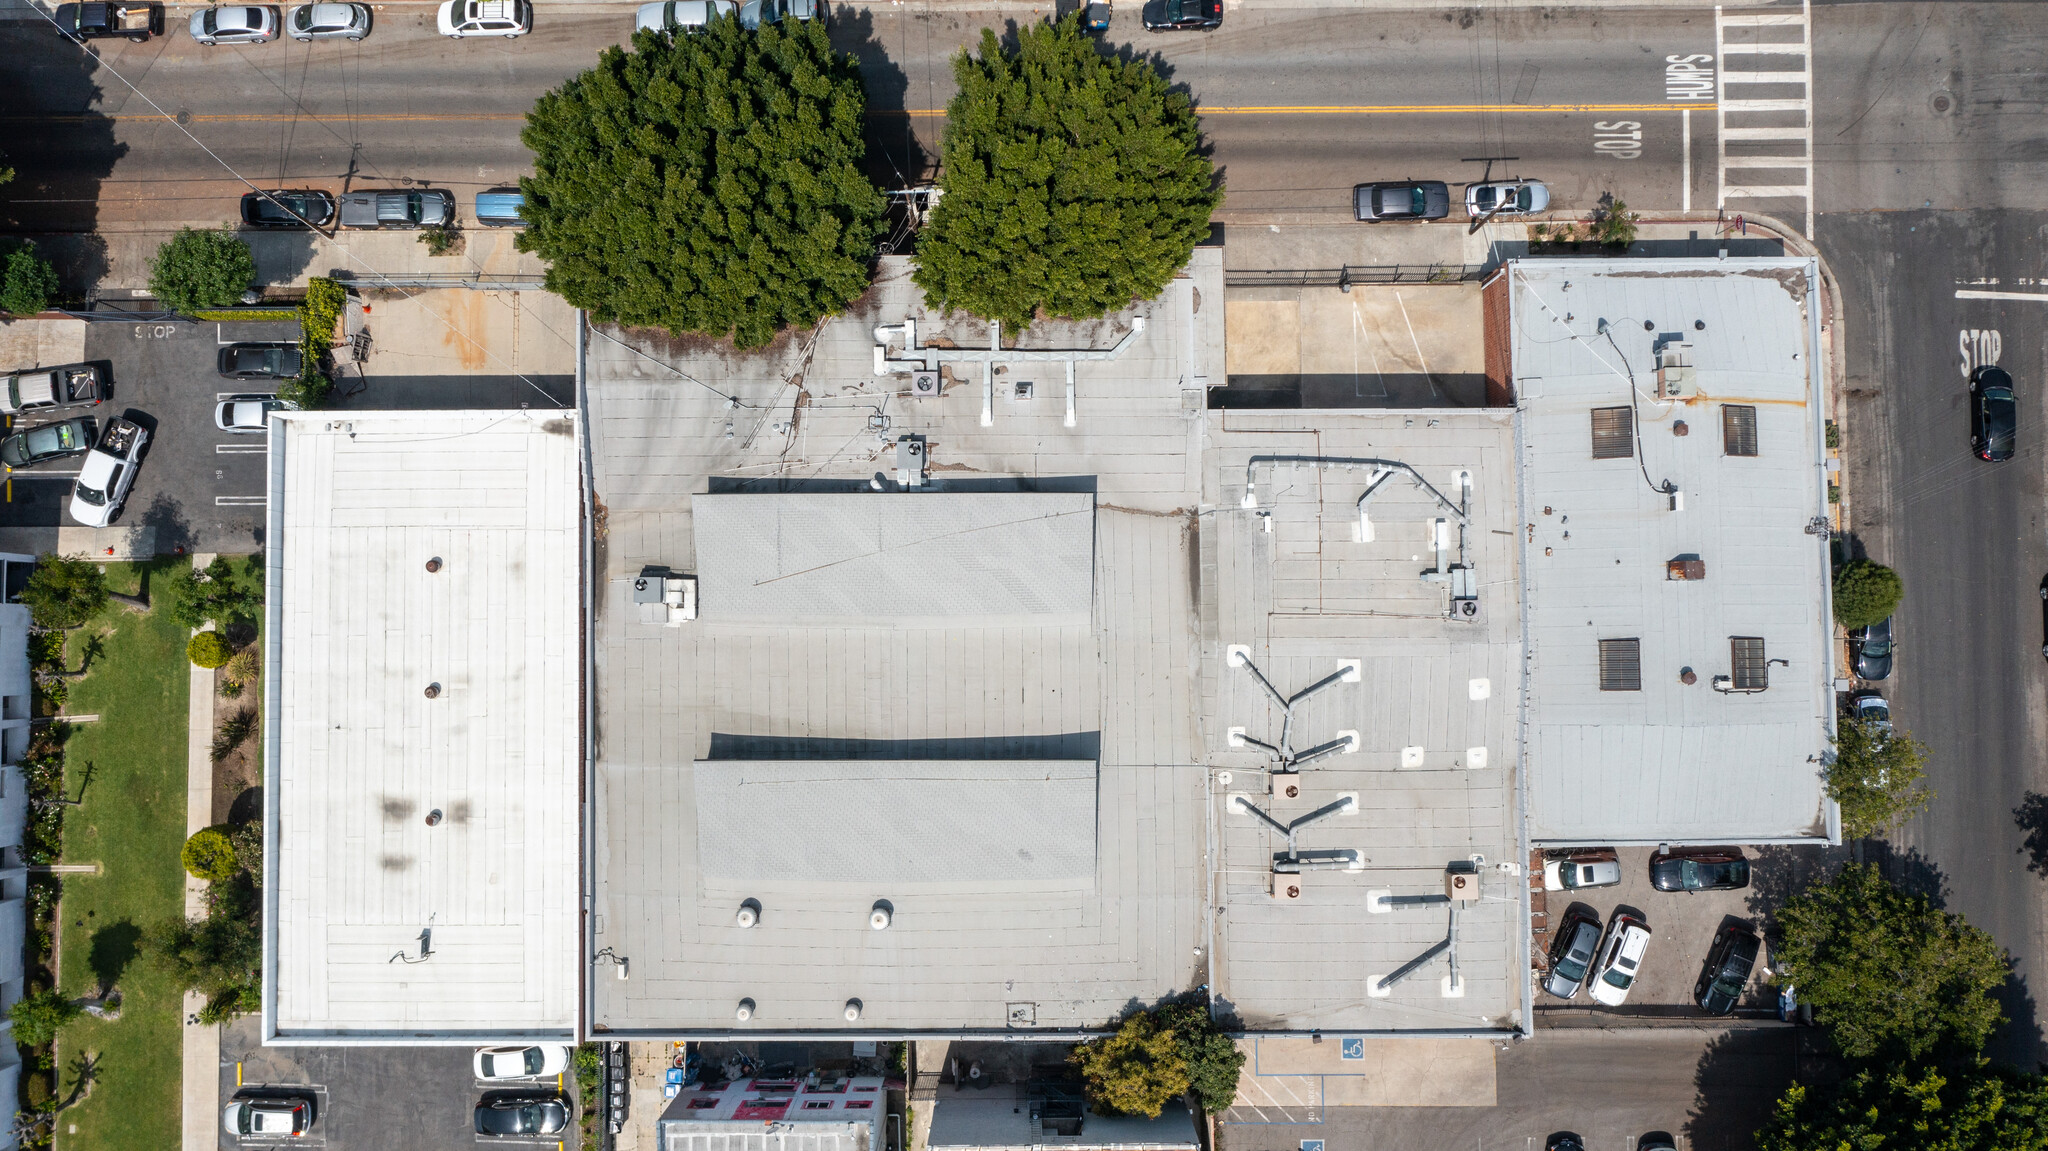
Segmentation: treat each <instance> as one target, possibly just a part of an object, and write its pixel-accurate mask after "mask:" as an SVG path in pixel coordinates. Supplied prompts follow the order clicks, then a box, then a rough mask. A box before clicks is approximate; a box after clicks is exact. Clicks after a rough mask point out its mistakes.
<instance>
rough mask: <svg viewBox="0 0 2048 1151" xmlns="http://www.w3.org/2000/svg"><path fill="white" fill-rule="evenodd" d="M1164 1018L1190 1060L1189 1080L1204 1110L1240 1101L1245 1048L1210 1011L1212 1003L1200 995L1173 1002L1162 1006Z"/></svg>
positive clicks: (1217, 1110) (1216, 1111) (1213, 1110)
mask: <svg viewBox="0 0 2048 1151" xmlns="http://www.w3.org/2000/svg"><path fill="white" fill-rule="evenodd" d="M1157 1014H1158V1015H1159V1018H1160V1021H1161V1022H1163V1023H1165V1024H1166V1025H1167V1026H1168V1027H1171V1028H1172V1029H1173V1037H1174V1042H1176V1043H1178V1044H1179V1045H1180V1053H1181V1058H1183V1059H1185V1060H1186V1061H1187V1065H1188V1084H1189V1086H1190V1087H1191V1088H1192V1089H1193V1091H1194V1094H1195V1100H1196V1102H1198V1103H1199V1104H1201V1107H1202V1110H1204V1111H1206V1112H1208V1113H1209V1114H1211V1115H1216V1114H1220V1113H1221V1112H1222V1111H1223V1110H1224V1109H1226V1108H1228V1107H1229V1106H1230V1105H1231V1104H1232V1103H1234V1102H1236V1101H1237V1078H1238V1074H1239V1072H1240V1071H1242V1070H1243V1068H1244V1052H1242V1051H1240V1050H1238V1047H1237V1044H1235V1043H1232V1042H1231V1041H1230V1037H1229V1036H1227V1035H1225V1034H1223V1032H1222V1031H1221V1030H1219V1029H1218V1028H1217V1026H1216V1021H1215V1020H1214V1019H1212V1018H1211V1017H1210V1015H1209V1005H1208V1004H1207V1003H1205V1002H1203V1001H1202V1000H1200V999H1199V998H1191V999H1188V1000H1185V1001H1182V1002H1178V1003H1169V1004H1166V1005H1165V1006H1162V1007H1160V1008H1158V1010H1157Z"/></svg>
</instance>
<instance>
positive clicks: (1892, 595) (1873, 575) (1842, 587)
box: [1835, 560, 1906, 627]
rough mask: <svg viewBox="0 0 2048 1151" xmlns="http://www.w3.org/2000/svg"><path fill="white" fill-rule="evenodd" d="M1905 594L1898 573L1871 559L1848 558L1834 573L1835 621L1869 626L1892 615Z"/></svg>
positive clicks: (1844, 624)
mask: <svg viewBox="0 0 2048 1151" xmlns="http://www.w3.org/2000/svg"><path fill="white" fill-rule="evenodd" d="M1905 594H1906V589H1905V585H1904V584H1902V583H1900V582H1899V573H1897V572H1895V571H1893V570H1892V569H1890V568H1888V567H1886V566H1884V565H1883V564H1881V563H1873V562H1871V561H1870V560H1850V561H1849V562H1848V563H1845V564H1843V565H1842V566H1841V568H1840V569H1839V570H1837V571H1836V572H1835V622H1836V623H1839V624H1841V625H1842V626H1843V627H1869V626H1870V625H1871V624H1874V623H1876V622H1878V621H1879V620H1882V619H1883V618H1885V617H1886V616H1888V615H1890V614H1892V609H1894V608H1896V607H1898V606H1899V599H1900V598H1901V597H1902V596H1904V595H1905Z"/></svg>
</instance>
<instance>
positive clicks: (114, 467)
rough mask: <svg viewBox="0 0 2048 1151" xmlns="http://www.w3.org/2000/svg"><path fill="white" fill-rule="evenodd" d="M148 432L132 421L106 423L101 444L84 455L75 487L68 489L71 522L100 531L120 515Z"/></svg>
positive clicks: (120, 420)
mask: <svg viewBox="0 0 2048 1151" xmlns="http://www.w3.org/2000/svg"><path fill="white" fill-rule="evenodd" d="M148 442H149V429H147V428H145V427H143V426H142V425H141V424H138V423H136V422H134V421H133V420H123V419H114V420H108V421H107V430H106V431H104V432H102V433H101V434H100V442H99V443H97V444H94V445H93V448H92V450H91V451H89V452H87V453H85V462H84V463H83V464H82V465H81V466H80V467H79V470H78V484H77V486H75V487H73V488H72V489H71V518H72V519H75V520H77V521H78V522H79V523H82V524H84V525H85V526H86V527H89V528H103V527H106V526H107V525H108V524H111V523H113V522H114V518H115V517H116V516H119V515H120V514H121V503H122V501H124V500H126V499H127V498H128V489H130V488H132V487H134V486H135V468H136V465H137V464H139V463H141V462H142V447H143V445H144V444H147V443H148Z"/></svg>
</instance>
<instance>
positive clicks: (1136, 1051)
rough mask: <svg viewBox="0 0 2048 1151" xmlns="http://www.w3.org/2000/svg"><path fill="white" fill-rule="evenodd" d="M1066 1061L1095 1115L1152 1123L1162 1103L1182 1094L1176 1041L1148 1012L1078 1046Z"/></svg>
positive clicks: (1182, 1062)
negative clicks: (1076, 1072)
mask: <svg viewBox="0 0 2048 1151" xmlns="http://www.w3.org/2000/svg"><path fill="white" fill-rule="evenodd" d="M1069 1058H1070V1059H1071V1060H1072V1061H1073V1062H1074V1063H1076V1064H1079V1065H1080V1068H1081V1077H1082V1079H1083V1080H1085V1081H1086V1082H1087V1084H1088V1099H1089V1102H1090V1103H1092V1104H1093V1105H1094V1107H1095V1110H1096V1111H1097V1112H1100V1113H1104V1114H1110V1115H1143V1116H1144V1117H1145V1118H1147V1119H1157V1118H1158V1117H1159V1111H1160V1109H1161V1108H1162V1107H1164V1106H1166V1102H1167V1100H1169V1099H1173V1098H1175V1097H1176V1096H1179V1095H1183V1094H1186V1093H1187V1090H1188V1086H1189V1083H1188V1061H1187V1059H1186V1058H1185V1057H1184V1056H1183V1055H1182V1054H1181V1050H1180V1042H1179V1040H1178V1039H1177V1038H1176V1037H1175V1036H1174V1033H1173V1028H1171V1027H1168V1026H1167V1025H1166V1024H1165V1022H1163V1021H1162V1020H1161V1019H1160V1018H1159V1016H1157V1015H1154V1014H1153V1013H1151V1012H1149V1011H1139V1012H1134V1013H1133V1014H1131V1015H1130V1016H1129V1017H1128V1018H1126V1019H1125V1020H1124V1021H1123V1025H1122V1026H1120V1027H1118V1028H1117V1031H1116V1034H1114V1035H1109V1036H1105V1037H1103V1038H1101V1039H1091V1040H1089V1041H1088V1042H1086V1043H1083V1044H1081V1045H1080V1046H1078V1047H1076V1048H1074V1051H1073V1054H1072V1055H1071V1056H1069Z"/></svg>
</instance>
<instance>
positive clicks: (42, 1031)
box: [7, 991, 83, 1047]
mask: <svg viewBox="0 0 2048 1151" xmlns="http://www.w3.org/2000/svg"><path fill="white" fill-rule="evenodd" d="M81 1014H83V1012H82V1010H81V1009H80V1008H79V1006H78V1004H76V1003H73V1002H71V1001H70V1000H69V999H66V998H64V997H63V996H62V995H59V994H57V993H56V992H55V991H38V992H36V993H35V994H33V995H30V996H27V997H26V998H23V999H20V1000H17V1001H16V1002H15V1004H14V1006H12V1007H10V1008H8V1009H7V1017H8V1018H9V1019H11V1020H13V1021H14V1041H15V1042H17V1043H20V1044H22V1045H23V1046H25V1047H42V1046H45V1045H47V1044H48V1043H49V1042H50V1041H51V1040H53V1039H55V1038H56V1037H57V1030H58V1028H61V1027H63V1026H64V1025H65V1024H66V1023H69V1022H71V1021H72V1020H74V1019H76V1018H78V1017H79V1015H81Z"/></svg>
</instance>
